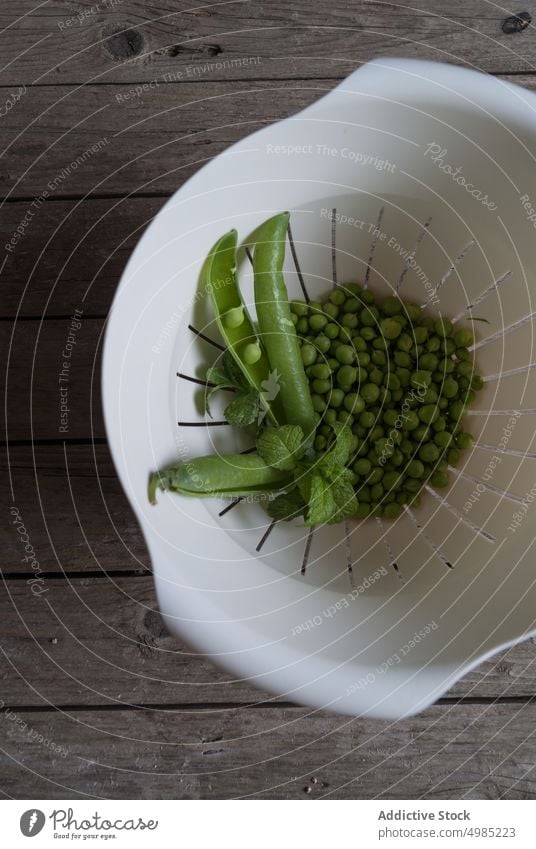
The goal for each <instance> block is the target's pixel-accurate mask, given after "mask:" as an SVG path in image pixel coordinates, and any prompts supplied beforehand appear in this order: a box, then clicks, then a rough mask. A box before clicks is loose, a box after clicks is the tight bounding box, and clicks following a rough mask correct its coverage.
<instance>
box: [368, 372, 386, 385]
mask: <svg viewBox="0 0 536 849" xmlns="http://www.w3.org/2000/svg"><path fill="white" fill-rule="evenodd" d="M368 379H369V381H370V382H371V383H375V384H376V386H381V385H382V383H383V371H380V369H379V368H373V369H372V371H369V376H368Z"/></svg>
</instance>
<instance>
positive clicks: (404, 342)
mask: <svg viewBox="0 0 536 849" xmlns="http://www.w3.org/2000/svg"><path fill="white" fill-rule="evenodd" d="M396 347H397V348H398V350H399V351H404V352H405V353H406V354H409V352H410V351H411V349H412V348H413V339H412V337H411V336H410V335H409V333H403V334H402V336H400V337H399V338H398V339H397V340H396Z"/></svg>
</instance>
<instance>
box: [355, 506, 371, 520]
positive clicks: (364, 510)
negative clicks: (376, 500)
mask: <svg viewBox="0 0 536 849" xmlns="http://www.w3.org/2000/svg"><path fill="white" fill-rule="evenodd" d="M369 512H370V507H369V505H368V504H363V503H361V502H360V503H359V504H358V505H357V508H356V511H355V513H354V514H353V515H354V518H355V519H366V518H367V516H368V514H369Z"/></svg>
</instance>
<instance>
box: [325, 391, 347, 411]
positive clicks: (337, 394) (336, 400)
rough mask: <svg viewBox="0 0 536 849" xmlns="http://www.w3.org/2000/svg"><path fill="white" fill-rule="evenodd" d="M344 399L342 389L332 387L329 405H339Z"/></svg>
mask: <svg viewBox="0 0 536 849" xmlns="http://www.w3.org/2000/svg"><path fill="white" fill-rule="evenodd" d="M343 401H344V392H343V391H342V389H332V390H331V393H330V396H329V399H328V403H329V406H330V407H340V406H341V404H342V402H343Z"/></svg>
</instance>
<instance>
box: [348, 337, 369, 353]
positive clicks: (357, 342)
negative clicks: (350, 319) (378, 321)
mask: <svg viewBox="0 0 536 849" xmlns="http://www.w3.org/2000/svg"><path fill="white" fill-rule="evenodd" d="M352 345H353V346H354V348H355V349H356V351H357V353H358V354H359V353H363V352H365V351H366V350H367V347H368V346H367V343H366V342H365V340H364V339H363V337H362V336H354V337H353V338H352Z"/></svg>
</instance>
